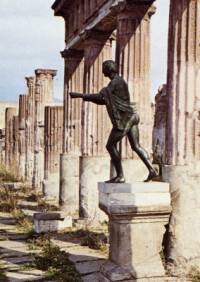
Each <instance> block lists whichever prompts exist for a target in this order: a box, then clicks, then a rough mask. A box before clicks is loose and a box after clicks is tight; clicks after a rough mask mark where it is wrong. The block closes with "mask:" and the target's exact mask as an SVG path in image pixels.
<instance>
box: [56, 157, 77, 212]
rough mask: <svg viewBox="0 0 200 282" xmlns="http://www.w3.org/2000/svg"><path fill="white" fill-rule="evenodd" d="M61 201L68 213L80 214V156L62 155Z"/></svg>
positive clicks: (62, 206) (61, 205)
mask: <svg viewBox="0 0 200 282" xmlns="http://www.w3.org/2000/svg"><path fill="white" fill-rule="evenodd" d="M59 203H60V207H61V209H62V210H63V211H66V212H67V214H68V215H71V216H73V217H78V216H79V156H75V155H70V154H69V153H64V154H62V155H60V194H59Z"/></svg>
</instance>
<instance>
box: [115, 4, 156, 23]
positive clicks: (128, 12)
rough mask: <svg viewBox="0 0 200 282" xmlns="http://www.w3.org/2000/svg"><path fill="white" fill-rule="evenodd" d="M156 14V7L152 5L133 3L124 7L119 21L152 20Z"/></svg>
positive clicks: (119, 15)
mask: <svg viewBox="0 0 200 282" xmlns="http://www.w3.org/2000/svg"><path fill="white" fill-rule="evenodd" d="M155 12H156V7H155V6H154V5H153V4H152V3H146V4H145V3H144V4H141V3H140V4H138V3H135V2H133V3H131V4H127V5H125V6H124V8H123V9H121V11H120V13H118V15H117V19H118V20H124V19H127V20H137V19H139V20H141V19H143V20H147V21H148V20H150V18H151V17H152V15H154V14H155Z"/></svg>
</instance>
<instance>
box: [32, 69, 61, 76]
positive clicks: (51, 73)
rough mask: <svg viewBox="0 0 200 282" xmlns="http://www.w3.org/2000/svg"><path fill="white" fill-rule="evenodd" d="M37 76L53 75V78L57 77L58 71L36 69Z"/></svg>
mask: <svg viewBox="0 0 200 282" xmlns="http://www.w3.org/2000/svg"><path fill="white" fill-rule="evenodd" d="M35 74H36V76H40V75H45V76H46V75H51V76H52V77H54V76H56V74H57V70H52V69H36V70H35Z"/></svg>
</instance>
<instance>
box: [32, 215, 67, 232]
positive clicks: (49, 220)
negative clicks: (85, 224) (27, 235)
mask: <svg viewBox="0 0 200 282" xmlns="http://www.w3.org/2000/svg"><path fill="white" fill-rule="evenodd" d="M33 219H34V230H35V232H36V233H38V234H40V233H48V232H55V231H59V230H63V229H65V228H69V227H72V218H71V217H70V216H68V217H66V216H65V214H63V213H61V212H39V213H35V214H34V215H33Z"/></svg>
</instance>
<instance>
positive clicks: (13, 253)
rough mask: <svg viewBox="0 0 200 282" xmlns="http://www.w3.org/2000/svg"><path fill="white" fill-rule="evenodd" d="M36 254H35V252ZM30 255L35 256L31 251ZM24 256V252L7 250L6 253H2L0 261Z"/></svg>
mask: <svg viewBox="0 0 200 282" xmlns="http://www.w3.org/2000/svg"><path fill="white" fill-rule="evenodd" d="M34 253H35V251H34ZM30 254H33V252H32V251H31V253H30ZM22 255H24V253H22V252H17V251H12V250H8V249H5V252H4V253H0V259H5V258H15V257H21V256H22Z"/></svg>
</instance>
